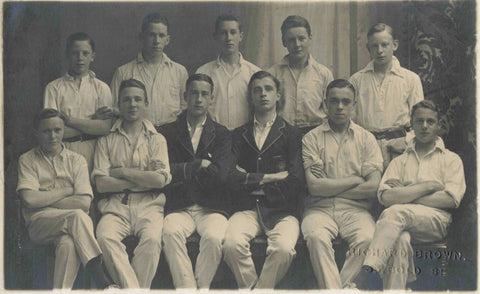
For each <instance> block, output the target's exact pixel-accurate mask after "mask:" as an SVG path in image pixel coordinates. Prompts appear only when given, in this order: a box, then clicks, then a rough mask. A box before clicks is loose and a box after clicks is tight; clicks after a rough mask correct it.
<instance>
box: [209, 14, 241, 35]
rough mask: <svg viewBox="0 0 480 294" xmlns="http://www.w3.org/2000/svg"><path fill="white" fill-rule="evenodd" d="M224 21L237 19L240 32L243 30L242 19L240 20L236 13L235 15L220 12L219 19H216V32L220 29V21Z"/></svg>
mask: <svg viewBox="0 0 480 294" xmlns="http://www.w3.org/2000/svg"><path fill="white" fill-rule="evenodd" d="M224 21H236V22H237V23H238V29H239V30H240V32H241V31H242V23H241V22H240V20H238V18H237V17H236V16H235V15H233V14H220V15H219V16H218V17H217V20H215V34H216V33H217V31H218V27H219V26H220V23H222V22H224Z"/></svg>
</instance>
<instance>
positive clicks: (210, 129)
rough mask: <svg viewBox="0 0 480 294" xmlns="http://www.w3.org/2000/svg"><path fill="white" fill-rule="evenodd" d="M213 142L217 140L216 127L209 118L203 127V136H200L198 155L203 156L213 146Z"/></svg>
mask: <svg viewBox="0 0 480 294" xmlns="http://www.w3.org/2000/svg"><path fill="white" fill-rule="evenodd" d="M213 140H215V127H214V125H213V121H212V120H211V118H210V117H208V116H207V120H206V121H205V125H204V126H203V130H202V135H201V136H200V142H199V143H198V147H197V154H201V152H202V151H203V150H205V149H207V148H208V146H210V144H212V142H213ZM190 145H191V144H190ZM192 149H193V147H192Z"/></svg>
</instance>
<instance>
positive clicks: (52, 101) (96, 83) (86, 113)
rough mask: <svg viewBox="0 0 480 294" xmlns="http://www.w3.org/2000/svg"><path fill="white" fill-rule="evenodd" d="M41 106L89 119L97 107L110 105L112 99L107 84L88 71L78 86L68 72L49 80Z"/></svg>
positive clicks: (111, 104)
mask: <svg viewBox="0 0 480 294" xmlns="http://www.w3.org/2000/svg"><path fill="white" fill-rule="evenodd" d="M43 106H44V108H53V109H56V110H58V111H61V112H64V113H65V114H67V115H69V116H72V117H75V118H80V119H90V118H91V116H92V115H93V114H95V111H96V110H97V109H98V108H100V107H103V106H108V107H112V106H113V101H112V94H111V93H110V88H109V87H108V85H107V84H105V83H104V82H102V81H100V80H99V79H97V78H96V77H95V73H94V72H93V71H89V72H88V75H86V76H84V77H82V78H81V83H80V88H79V87H78V84H77V82H76V81H75V79H74V77H73V76H71V75H70V74H68V73H67V74H65V75H64V76H62V77H60V78H58V79H56V80H54V81H52V82H50V83H49V84H48V85H47V86H46V87H45V93H44V99H43Z"/></svg>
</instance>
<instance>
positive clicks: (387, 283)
mask: <svg viewBox="0 0 480 294" xmlns="http://www.w3.org/2000/svg"><path fill="white" fill-rule="evenodd" d="M450 222H451V216H450V214H449V213H448V212H446V211H444V210H442V209H437V208H432V207H428V206H424V205H421V204H395V205H392V206H390V207H389V208H387V209H385V210H384V211H383V212H382V214H381V215H380V218H379V219H378V221H377V224H376V228H375V235H374V238H373V240H372V243H371V244H370V248H369V250H368V252H367V257H366V258H365V262H364V264H365V265H369V266H371V267H373V268H374V269H375V270H376V271H378V273H379V274H380V276H382V277H383V288H384V289H405V288H406V285H407V282H413V281H415V279H416V276H415V267H414V264H413V248H412V246H411V244H410V241H411V240H414V241H415V242H417V243H428V242H435V241H440V240H442V239H444V238H445V237H446V235H447V229H448V226H449V224H450Z"/></svg>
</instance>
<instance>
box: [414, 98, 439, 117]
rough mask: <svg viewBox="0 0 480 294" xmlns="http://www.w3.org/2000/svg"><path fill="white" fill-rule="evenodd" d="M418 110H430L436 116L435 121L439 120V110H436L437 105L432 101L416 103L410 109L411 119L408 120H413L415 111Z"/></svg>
mask: <svg viewBox="0 0 480 294" xmlns="http://www.w3.org/2000/svg"><path fill="white" fill-rule="evenodd" d="M419 108H427V109H430V110H432V111H434V112H435V113H436V114H437V120H438V119H439V118H440V117H439V116H440V115H439V113H440V112H439V109H438V106H437V104H435V103H433V102H432V101H430V100H422V101H420V102H418V103H417V104H415V105H413V107H412V113H411V117H410V120H413V116H414V114H415V111H417V109H419Z"/></svg>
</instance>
